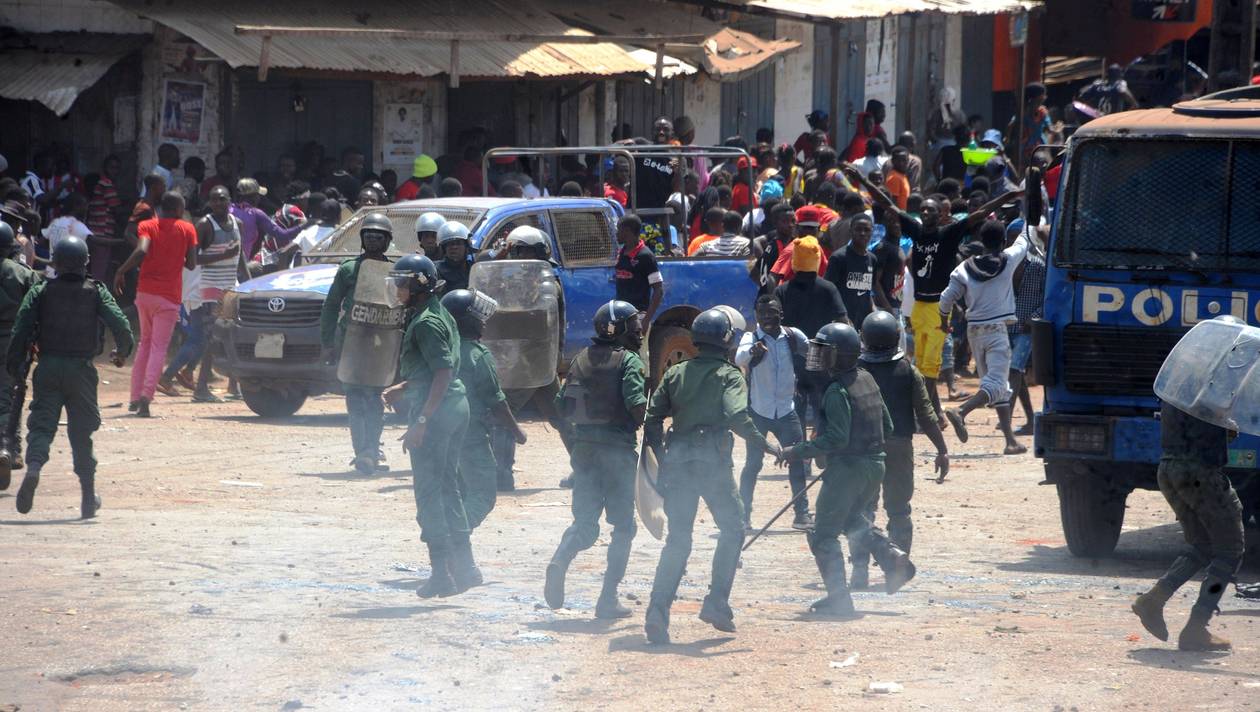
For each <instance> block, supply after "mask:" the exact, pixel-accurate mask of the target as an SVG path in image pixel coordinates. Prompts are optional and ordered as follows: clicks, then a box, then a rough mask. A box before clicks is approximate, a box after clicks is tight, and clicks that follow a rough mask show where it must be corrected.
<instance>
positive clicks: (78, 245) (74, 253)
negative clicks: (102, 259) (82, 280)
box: [52, 235, 88, 276]
mask: <svg viewBox="0 0 1260 712" xmlns="http://www.w3.org/2000/svg"><path fill="white" fill-rule="evenodd" d="M87 265H88V246H87V243H86V242H84V241H83V240H80V239H79V238H77V237H74V236H73V235H71V236H68V237H63V238H62V239H61V241H60V242H58V243H57V246H56V247H54V248H53V251H52V266H53V269H55V270H57V274H77V275H80V276H82V275H86V274H87Z"/></svg>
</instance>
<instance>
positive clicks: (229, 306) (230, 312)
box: [219, 289, 241, 321]
mask: <svg viewBox="0 0 1260 712" xmlns="http://www.w3.org/2000/svg"><path fill="white" fill-rule="evenodd" d="M240 309H241V295H240V294H239V293H237V292H235V291H233V290H231V289H229V290H228V291H226V292H224V293H223V302H222V303H221V304H220V305H219V318H220V319H223V320H224V321H236V315H237V313H238V312H239V311H240Z"/></svg>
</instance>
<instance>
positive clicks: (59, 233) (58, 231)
mask: <svg viewBox="0 0 1260 712" xmlns="http://www.w3.org/2000/svg"><path fill="white" fill-rule="evenodd" d="M64 207H65V210H66V214H65V215H62V216H61V217H59V218H55V219H54V220H53V221H52V222H51V223H49V224H48V227H45V228H44V229H43V231H42V232H43V234H44V239H45V240H47V241H48V254H50V255H51V254H52V253H53V250H55V249H57V244H58V243H60V242H61V241H62V240H65V239H66V238H67V237H77V238H79V239H80V240H83V241H84V242H87V239H88V237H89V236H91V234H92V231H91V230H89V229H88V226H87V225H85V224H84V223H83V221H84V220H86V219H87V210H88V201H87V198H86V197H84V195H83V194H82V193H71V194H70V197H68V198H66V202H65V206H64ZM44 273H45V275H46V276H47V277H48V278H49V279H56V277H57V272H56V270H54V269H53V268H52V265H51V263H50V264H49V265H48V266H47V267H45V268H44Z"/></svg>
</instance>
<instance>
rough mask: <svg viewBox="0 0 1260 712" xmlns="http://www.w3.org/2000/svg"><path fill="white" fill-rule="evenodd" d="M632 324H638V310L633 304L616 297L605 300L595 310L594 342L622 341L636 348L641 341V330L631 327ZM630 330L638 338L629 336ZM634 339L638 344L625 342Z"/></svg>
mask: <svg viewBox="0 0 1260 712" xmlns="http://www.w3.org/2000/svg"><path fill="white" fill-rule="evenodd" d="M632 324H633V325H634V326H639V310H638V309H636V308H635V306H634V305H633V304H631V303H629V302H623V301H619V300H616V299H614V300H612V301H610V302H607V303H606V304H604V305H603V306H601V307H600V308H599V310H598V311H596V312H595V342H596V343H602V344H608V343H623V344H624V345H627V346H633V347H634V348H635V349H638V346H639V345H642V343H643V331H642V329H634V328H631V325H632ZM631 332H633V333H634V335H637V337H638V338H637V339H635V338H634V337H633V336H631ZM634 340H637V341H638V342H639V344H638V345H635V344H633V343H626V342H627V341H634Z"/></svg>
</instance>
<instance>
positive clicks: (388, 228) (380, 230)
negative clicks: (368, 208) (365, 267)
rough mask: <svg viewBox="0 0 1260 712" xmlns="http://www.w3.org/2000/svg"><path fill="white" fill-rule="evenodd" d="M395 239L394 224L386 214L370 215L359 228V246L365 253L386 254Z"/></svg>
mask: <svg viewBox="0 0 1260 712" xmlns="http://www.w3.org/2000/svg"><path fill="white" fill-rule="evenodd" d="M393 239H394V224H393V223H392V222H390V220H389V218H388V217H387V216H386V215H385V213H368V215H367V217H365V218H363V224H362V225H360V226H359V244H360V245H361V246H362V247H363V251H364V252H375V253H379V254H384V253H385V251H386V250H388V249H389V244H390V242H392V241H393Z"/></svg>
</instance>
